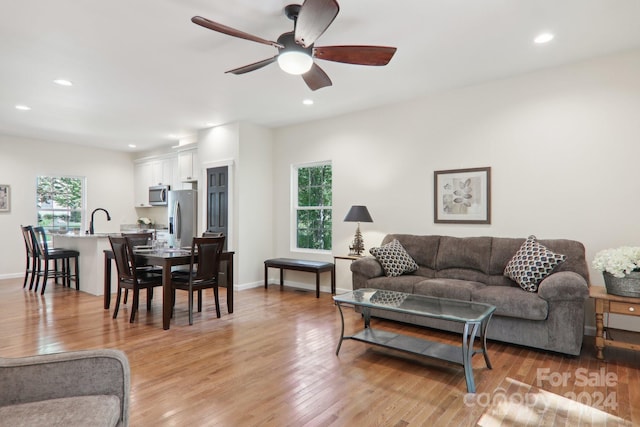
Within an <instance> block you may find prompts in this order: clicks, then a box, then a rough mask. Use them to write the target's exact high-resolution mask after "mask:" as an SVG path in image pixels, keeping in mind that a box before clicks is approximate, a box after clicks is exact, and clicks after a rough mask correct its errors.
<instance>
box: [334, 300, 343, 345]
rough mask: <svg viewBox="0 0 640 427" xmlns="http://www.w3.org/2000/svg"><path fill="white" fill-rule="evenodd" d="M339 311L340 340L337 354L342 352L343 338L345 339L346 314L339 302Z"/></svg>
mask: <svg viewBox="0 0 640 427" xmlns="http://www.w3.org/2000/svg"><path fill="white" fill-rule="evenodd" d="M336 305H337V306H338V311H340V341H338V348H337V349H336V356H337V355H338V353H340V346H342V340H344V315H343V314H342V307H341V306H340V303H339V302H337V303H336Z"/></svg>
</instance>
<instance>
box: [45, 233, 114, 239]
mask: <svg viewBox="0 0 640 427" xmlns="http://www.w3.org/2000/svg"><path fill="white" fill-rule="evenodd" d="M120 235H121V234H120V233H96V234H55V235H54V236H59V237H70V238H72V239H99V238H103V237H109V236H111V237H120Z"/></svg>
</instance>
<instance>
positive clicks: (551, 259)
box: [504, 236, 567, 292]
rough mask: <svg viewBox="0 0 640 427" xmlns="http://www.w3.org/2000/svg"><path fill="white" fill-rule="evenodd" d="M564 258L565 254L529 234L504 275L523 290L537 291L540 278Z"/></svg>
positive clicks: (549, 272)
mask: <svg viewBox="0 0 640 427" xmlns="http://www.w3.org/2000/svg"><path fill="white" fill-rule="evenodd" d="M566 259H567V256H566V255H561V254H557V253H555V252H552V251H550V250H549V249H548V248H547V247H546V246H544V245H542V244H540V243H538V242H537V241H536V236H529V237H527V240H525V242H524V243H523V244H522V246H520V249H518V252H516V254H515V255H514V256H513V258H511V260H510V261H509V263H508V264H507V266H506V268H505V269H504V275H505V276H507V277H509V278H511V279H512V280H514V281H515V282H517V283H518V284H519V285H520V287H521V288H522V289H524V290H525V291H529V292H537V291H538V284H539V283H540V282H542V279H544V278H545V277H547V276H548V275H549V274H551V272H552V271H553V269H554V268H555V267H556V266H557V265H558V264H560V263H561V262H564V261H565V260H566Z"/></svg>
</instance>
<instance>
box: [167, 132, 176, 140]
mask: <svg viewBox="0 0 640 427" xmlns="http://www.w3.org/2000/svg"><path fill="white" fill-rule="evenodd" d="M167 138H171V139H177V138H178V137H177V136H176V135H174V134H172V133H170V134H169V135H167Z"/></svg>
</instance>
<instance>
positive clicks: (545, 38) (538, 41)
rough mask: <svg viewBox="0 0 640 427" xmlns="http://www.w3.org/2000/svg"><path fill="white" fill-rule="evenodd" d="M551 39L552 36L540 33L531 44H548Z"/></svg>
mask: <svg viewBox="0 0 640 427" xmlns="http://www.w3.org/2000/svg"><path fill="white" fill-rule="evenodd" d="M553 37H554V36H553V34H551V33H541V34H538V35H537V36H536V38H535V39H533V42H534V43H536V44H544V43H549V42H550V41H551V40H553Z"/></svg>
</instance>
